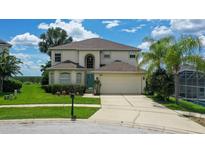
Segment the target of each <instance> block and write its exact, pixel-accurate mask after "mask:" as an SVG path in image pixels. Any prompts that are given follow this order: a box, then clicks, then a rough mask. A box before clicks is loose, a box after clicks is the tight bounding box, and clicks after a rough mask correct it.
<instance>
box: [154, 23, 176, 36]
mask: <svg viewBox="0 0 205 154" xmlns="http://www.w3.org/2000/svg"><path fill="white" fill-rule="evenodd" d="M172 34H173V32H172V30H171V29H170V28H168V27H166V26H157V27H155V28H154V29H153V30H152V32H151V36H152V37H153V38H163V37H166V36H169V35H172Z"/></svg>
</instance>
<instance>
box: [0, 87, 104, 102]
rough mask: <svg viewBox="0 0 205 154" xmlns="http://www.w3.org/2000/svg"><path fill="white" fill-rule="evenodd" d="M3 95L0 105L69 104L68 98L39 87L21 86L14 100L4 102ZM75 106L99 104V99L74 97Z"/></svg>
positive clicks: (69, 99)
mask: <svg viewBox="0 0 205 154" xmlns="http://www.w3.org/2000/svg"><path fill="white" fill-rule="evenodd" d="M4 95H5V94H3V93H1V94H0V105H11V104H12V105H15V104H62V103H66V104H69V103H71V98H70V96H68V95H67V96H57V95H53V94H49V93H46V92H45V91H44V90H43V89H42V88H41V86H40V85H38V84H31V85H25V84H24V85H23V87H22V89H21V93H19V94H18V95H17V98H16V99H13V100H4V97H3V96H4ZM75 103H76V104H100V98H84V97H81V96H75Z"/></svg>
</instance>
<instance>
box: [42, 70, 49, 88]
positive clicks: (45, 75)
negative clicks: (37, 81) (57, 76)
mask: <svg viewBox="0 0 205 154" xmlns="http://www.w3.org/2000/svg"><path fill="white" fill-rule="evenodd" d="M48 83H49V75H48V72H47V71H45V72H44V73H43V74H42V79H41V85H47V84H48Z"/></svg>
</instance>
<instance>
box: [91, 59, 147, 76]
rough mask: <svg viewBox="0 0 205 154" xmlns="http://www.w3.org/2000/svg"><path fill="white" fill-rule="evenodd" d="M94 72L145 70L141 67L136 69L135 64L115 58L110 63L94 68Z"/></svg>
mask: <svg viewBox="0 0 205 154" xmlns="http://www.w3.org/2000/svg"><path fill="white" fill-rule="evenodd" d="M94 72H142V73H144V72H145V71H144V70H142V69H138V68H137V67H136V66H133V65H130V64H128V63H125V62H122V61H119V60H117V61H115V62H113V63H111V64H108V65H105V66H103V67H101V68H99V69H96V70H95V71H94Z"/></svg>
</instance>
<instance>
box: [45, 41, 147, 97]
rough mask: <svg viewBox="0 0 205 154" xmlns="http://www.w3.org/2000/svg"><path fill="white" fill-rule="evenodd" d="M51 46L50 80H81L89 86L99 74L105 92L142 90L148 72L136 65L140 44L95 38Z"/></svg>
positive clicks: (125, 92)
mask: <svg viewBox="0 0 205 154" xmlns="http://www.w3.org/2000/svg"><path fill="white" fill-rule="evenodd" d="M50 50H51V64H52V66H51V67H50V68H48V71H49V84H82V85H86V87H87V88H89V87H93V83H94V79H95V78H96V77H98V78H99V80H100V81H101V93H102V94H141V93H143V89H144V86H145V77H144V74H145V72H144V70H141V69H137V67H136V64H137V62H136V57H135V55H136V53H137V52H140V49H138V48H135V47H131V46H127V45H123V44H120V43H115V42H112V41H109V40H104V39H101V38H92V39H87V40H83V41H78V42H72V43H69V44H65V45H59V46H56V47H53V48H50Z"/></svg>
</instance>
